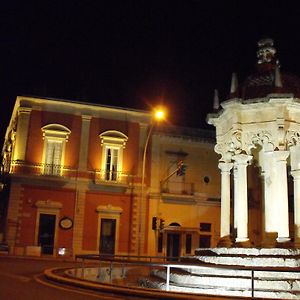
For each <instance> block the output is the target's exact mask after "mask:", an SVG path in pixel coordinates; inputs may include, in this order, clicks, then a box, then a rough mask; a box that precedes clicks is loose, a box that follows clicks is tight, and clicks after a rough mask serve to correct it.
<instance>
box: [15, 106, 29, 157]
mask: <svg viewBox="0 0 300 300" xmlns="http://www.w3.org/2000/svg"><path fill="white" fill-rule="evenodd" d="M30 113H31V108H28V107H20V108H19V110H18V121H17V132H16V144H15V149H14V157H13V160H23V161H24V160H25V156H26V147H27V137H28V127H29V120H30Z"/></svg>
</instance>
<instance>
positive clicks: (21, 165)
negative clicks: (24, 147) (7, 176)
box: [6, 160, 76, 177]
mask: <svg viewBox="0 0 300 300" xmlns="http://www.w3.org/2000/svg"><path fill="white" fill-rule="evenodd" d="M6 172H8V173H19V174H27V175H45V176H59V177H72V176H74V174H76V170H74V169H72V168H69V167H67V166H63V165H58V164H43V163H30V162H26V161H20V160H13V161H10V163H9V165H7V167H6Z"/></svg>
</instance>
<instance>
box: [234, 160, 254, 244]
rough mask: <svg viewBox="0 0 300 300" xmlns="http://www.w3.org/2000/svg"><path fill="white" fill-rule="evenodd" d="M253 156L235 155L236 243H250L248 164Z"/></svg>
mask: <svg viewBox="0 0 300 300" xmlns="http://www.w3.org/2000/svg"><path fill="white" fill-rule="evenodd" d="M251 158H252V156H250V155H246V154H238V155H235V156H233V160H234V169H235V176H236V177H235V186H234V189H235V199H234V201H235V202H236V206H235V209H237V211H235V212H234V215H235V218H236V225H237V236H236V239H235V241H236V243H242V244H243V243H244V244H245V243H246V244H248V242H249V238H248V196H247V166H248V162H249V160H251Z"/></svg>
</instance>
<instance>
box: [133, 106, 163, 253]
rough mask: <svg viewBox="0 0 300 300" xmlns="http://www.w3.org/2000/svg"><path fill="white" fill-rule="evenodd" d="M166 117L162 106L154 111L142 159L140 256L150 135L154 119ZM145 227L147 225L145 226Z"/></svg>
mask: <svg viewBox="0 0 300 300" xmlns="http://www.w3.org/2000/svg"><path fill="white" fill-rule="evenodd" d="M164 119H165V111H164V110H163V109H162V108H157V109H155V110H154V112H153V117H152V122H151V125H150V128H149V131H148V134H147V138H146V142H145V145H144V150H143V160H142V186H141V199H140V205H139V227H138V256H140V255H141V253H142V246H143V245H144V243H142V221H143V218H142V214H143V210H144V209H145V203H144V184H145V172H146V155H147V149H148V144H149V141H150V137H151V135H152V132H153V128H154V126H155V125H156V122H154V121H157V122H159V121H162V120H164ZM144 227H145V226H144Z"/></svg>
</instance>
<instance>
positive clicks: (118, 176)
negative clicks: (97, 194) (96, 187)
mask: <svg viewBox="0 0 300 300" xmlns="http://www.w3.org/2000/svg"><path fill="white" fill-rule="evenodd" d="M94 180H95V183H103V182H106V183H110V184H124V185H129V184H130V183H131V180H132V175H130V174H128V173H126V172H121V171H111V170H103V169H101V170H95V172H94Z"/></svg>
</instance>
